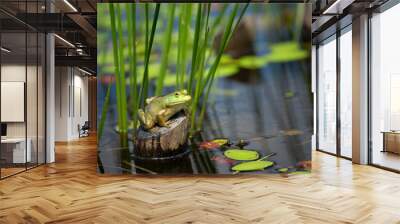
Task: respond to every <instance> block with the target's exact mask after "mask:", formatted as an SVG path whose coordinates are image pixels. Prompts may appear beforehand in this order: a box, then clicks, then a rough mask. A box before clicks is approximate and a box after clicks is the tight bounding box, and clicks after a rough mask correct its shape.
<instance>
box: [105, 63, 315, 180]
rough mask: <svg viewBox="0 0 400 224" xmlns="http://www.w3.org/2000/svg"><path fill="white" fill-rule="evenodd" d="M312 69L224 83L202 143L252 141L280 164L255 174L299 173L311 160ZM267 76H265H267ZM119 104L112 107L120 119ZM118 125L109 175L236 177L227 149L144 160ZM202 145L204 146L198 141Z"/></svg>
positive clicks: (252, 74)
mask: <svg viewBox="0 0 400 224" xmlns="http://www.w3.org/2000/svg"><path fill="white" fill-rule="evenodd" d="M308 72H309V71H308V67H307V66H304V63H302V62H289V63H283V64H276V65H270V66H269V67H268V69H267V70H266V71H264V72H262V71H261V70H243V71H241V72H239V73H238V74H237V75H235V76H231V77H227V78H221V79H218V82H217V83H216V88H215V90H214V91H213V94H212V96H211V97H210V99H209V106H208V110H207V116H206V118H205V121H204V128H203V131H202V132H201V133H200V135H201V136H200V138H202V140H203V141H207V140H212V139H215V138H228V139H229V140H230V141H231V142H234V143H235V142H237V141H239V140H246V141H248V142H249V145H247V146H245V147H244V148H246V149H252V150H256V151H257V152H259V154H260V157H263V156H265V155H268V154H271V153H275V155H274V156H271V157H270V158H268V160H270V161H273V162H274V163H275V165H274V166H273V167H270V168H267V169H265V170H263V171H255V172H252V173H276V172H278V171H277V169H278V168H285V167H286V168H287V167H293V168H292V169H291V170H292V171H294V170H303V169H302V168H301V167H300V168H295V167H296V164H297V165H298V163H299V162H300V163H301V162H302V161H310V160H311V135H312V114H313V110H312V108H313V107H312V95H311V92H310V91H308V90H309V89H310V86H309V85H308V84H307V83H308V82H307V81H306V80H307V79H308V78H309V75H308V74H307V73H308ZM263 73H265V74H263ZM113 106H114V107H115V105H112V106H111V108H110V110H111V111H110V114H114V108H113ZM115 125H116V123H115V121H113V119H107V121H106V128H105V130H104V134H103V138H102V140H101V141H100V143H99V152H98V153H99V160H100V161H99V162H100V163H99V164H101V165H100V167H99V171H100V172H104V173H147V174H208V173H218V174H232V173H235V172H233V171H231V167H232V166H234V165H236V164H238V163H240V161H230V160H228V161H225V160H224V155H223V152H224V150H226V149H227V148H238V147H236V146H232V147H225V148H224V149H223V148H221V149H213V150H207V149H202V148H199V147H198V146H197V145H196V144H192V145H190V144H189V145H188V146H186V147H187V149H183V151H184V152H185V153H181V154H180V155H178V156H176V157H175V158H171V159H164V160H150V159H139V158H138V157H137V156H135V155H134V153H133V147H134V146H133V143H132V142H130V141H129V147H125V148H121V145H120V137H119V135H118V133H117V132H116V131H115V130H114V127H115ZM197 142H199V141H197Z"/></svg>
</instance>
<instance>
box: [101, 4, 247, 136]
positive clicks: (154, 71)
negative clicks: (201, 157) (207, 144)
mask: <svg viewBox="0 0 400 224" xmlns="http://www.w3.org/2000/svg"><path fill="white" fill-rule="evenodd" d="M107 5H108V13H109V17H110V19H109V23H108V22H104V21H103V20H102V21H103V22H102V23H101V24H102V26H109V27H110V28H111V37H112V38H111V39H112V53H113V54H112V58H106V59H105V60H102V61H107V60H108V59H111V60H112V61H113V64H112V65H113V66H109V67H110V68H112V69H113V70H112V71H110V72H111V74H112V73H114V77H115V95H116V99H117V100H116V109H117V127H118V131H119V132H120V133H121V134H126V133H127V132H128V130H129V127H128V124H133V127H134V128H135V127H137V122H138V118H137V111H138V109H139V108H141V107H143V106H144V102H145V99H146V98H147V97H148V95H149V94H150V92H149V85H150V83H151V79H155V91H154V95H162V93H163V91H164V87H165V85H168V84H169V83H171V81H172V82H173V83H175V88H176V89H183V88H186V89H188V91H189V93H190V94H191V96H192V103H191V111H190V112H191V113H190V121H191V128H192V133H193V132H194V131H196V130H200V129H201V126H202V121H203V118H204V114H205V110H206V109H205V108H206V105H207V100H208V96H209V94H210V90H211V87H212V85H213V82H214V79H215V75H216V73H217V70H218V67H219V64H220V62H221V59H222V58H223V57H222V56H223V55H224V51H225V48H226V46H227V44H228V42H229V40H230V39H231V37H232V34H233V32H234V31H235V29H236V27H237V26H238V24H239V22H240V20H241V18H242V16H243V14H244V12H245V11H246V9H247V7H248V5H249V3H247V4H246V5H245V6H244V7H242V8H241V6H242V5H241V4H235V5H233V6H232V7H231V6H229V5H228V4H224V5H222V8H221V13H220V14H219V15H218V16H216V17H215V18H211V16H210V13H211V6H212V4H211V3H207V4H193V3H188V4H179V5H177V4H170V5H168V6H167V7H165V10H166V16H165V15H164V14H163V17H159V14H160V8H161V4H160V3H157V4H150V3H145V4H143V5H135V4H115V3H108V4H107ZM137 7H141V8H140V10H139V12H143V13H141V14H139V15H138V14H137ZM121 8H122V9H121ZM153 9H154V11H153ZM193 9H194V10H196V12H197V13H196V17H195V18H194V19H193V18H192V10H193ZM103 12H104V10H103ZM175 12H178V15H175V14H176V13H175ZM226 13H229V15H228V17H227V19H226V20H225V19H224V16H223V15H224V14H226ZM143 14H144V16H143ZM138 18H144V23H139V22H137V19H138ZM160 18H162V19H163V20H164V22H165V26H164V27H163V30H162V31H161V32H160V31H159V30H158V29H157V23H158V20H159V19H160ZM177 18H179V23H178V36H177V39H174V38H173V37H174V35H173V30H174V22H175V20H176V19H177ZM125 20H126V22H124V21H125ZM192 22H194V24H195V28H194V35H193V37H192V35H190V31H192V27H191V25H192ZM137 29H139V30H140V32H137ZM219 30H220V33H221V35H222V39H221V44H220V45H219V48H218V49H217V50H216V52H215V53H214V52H213V50H212V44H213V42H214V41H213V40H214V36H215V34H216V33H217V32H219ZM126 31H127V32H126ZM126 33H127V35H126ZM158 34H161V35H158ZM157 36H161V38H160V37H157ZM138 43H143V44H138ZM154 44H155V46H156V48H157V51H153V45H154ZM173 46H176V49H174V48H173ZM158 49H160V52H161V53H160V56H161V57H160V58H159V61H158V57H156V56H155V55H156V54H157V53H158V52H159V51H158ZM189 52H191V55H192V57H191V58H190V60H189V58H188V54H189ZM172 53H175V54H176V57H175V59H176V66H175V73H173V71H172V72H170V66H169V65H170V63H171V55H172ZM105 57H107V56H105ZM189 64H190V65H189ZM188 65H189V66H188ZM126 68H128V69H126ZM127 73H128V74H129V75H128V76H127ZM171 74H175V76H174V77H173V78H172V77H171V76H173V75H171ZM171 78H172V79H171ZM127 84H128V86H127ZM126 87H129V91H128V93H129V97H130V98H129V104H128V98H127V95H128V94H127V88H126ZM128 105H129V109H130V110H129V111H130V113H129V118H130V120H129V121H128V113H127V109H128ZM105 109H107V108H105ZM102 114H103V113H102ZM101 119H103V117H102V118H101ZM104 119H105V118H104Z"/></svg>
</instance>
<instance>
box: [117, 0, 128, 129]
mask: <svg viewBox="0 0 400 224" xmlns="http://www.w3.org/2000/svg"><path fill="white" fill-rule="evenodd" d="M116 9H117V18H118V19H117V29H118V42H119V51H118V53H119V55H118V56H119V66H120V72H119V76H120V77H119V81H120V87H121V92H120V93H121V94H120V98H119V99H117V100H118V101H121V114H120V115H121V126H120V127H119V128H120V132H121V133H127V132H128V119H127V111H128V107H127V98H126V78H125V55H124V50H123V49H124V48H125V43H124V31H123V30H122V21H121V18H122V14H121V6H120V4H117V5H116Z"/></svg>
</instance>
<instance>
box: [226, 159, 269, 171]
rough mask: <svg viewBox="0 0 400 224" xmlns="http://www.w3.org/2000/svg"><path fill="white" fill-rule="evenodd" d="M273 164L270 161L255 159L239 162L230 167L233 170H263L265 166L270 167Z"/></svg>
mask: <svg viewBox="0 0 400 224" xmlns="http://www.w3.org/2000/svg"><path fill="white" fill-rule="evenodd" d="M272 165H274V163H273V162H271V161H261V160H257V161H251V162H244V163H240V164H238V165H236V166H233V167H232V170H233V171H238V172H241V171H256V170H264V169H265V168H267V167H270V166H272Z"/></svg>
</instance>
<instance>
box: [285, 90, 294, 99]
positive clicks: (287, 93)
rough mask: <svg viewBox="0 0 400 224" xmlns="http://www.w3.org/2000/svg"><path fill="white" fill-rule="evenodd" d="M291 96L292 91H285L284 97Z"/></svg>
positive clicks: (292, 95) (292, 94)
mask: <svg viewBox="0 0 400 224" xmlns="http://www.w3.org/2000/svg"><path fill="white" fill-rule="evenodd" d="M292 97H294V92H292V91H287V92H286V93H285V98H292Z"/></svg>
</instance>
